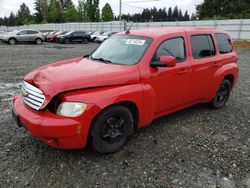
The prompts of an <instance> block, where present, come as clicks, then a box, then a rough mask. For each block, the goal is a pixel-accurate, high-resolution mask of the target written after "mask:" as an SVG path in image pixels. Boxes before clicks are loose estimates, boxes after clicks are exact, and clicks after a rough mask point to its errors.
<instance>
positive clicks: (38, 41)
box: [35, 39, 43, 45]
mask: <svg viewBox="0 0 250 188" xmlns="http://www.w3.org/2000/svg"><path fill="white" fill-rule="evenodd" d="M35 43H36V44H37V45H41V44H42V43H43V41H42V39H36V40H35Z"/></svg>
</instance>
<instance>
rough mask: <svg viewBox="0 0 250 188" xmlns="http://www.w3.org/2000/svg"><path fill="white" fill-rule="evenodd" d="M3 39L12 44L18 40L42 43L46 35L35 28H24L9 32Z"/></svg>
mask: <svg viewBox="0 0 250 188" xmlns="http://www.w3.org/2000/svg"><path fill="white" fill-rule="evenodd" d="M2 40H3V41H4V42H8V43H9V44H12V45H13V44H16V43H17V42H34V43H36V44H42V42H43V41H44V36H43V34H42V33H41V32H40V31H37V30H34V29H22V30H14V31H12V32H9V33H8V34H7V35H5V36H4V37H3V38H2Z"/></svg>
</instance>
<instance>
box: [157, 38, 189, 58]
mask: <svg viewBox="0 0 250 188" xmlns="http://www.w3.org/2000/svg"><path fill="white" fill-rule="evenodd" d="M162 55H164V56H173V57H175V58H176V61H177V62H178V63H179V62H182V61H184V60H185V59H186V53H185V42H184V39H183V38H182V37H178V38H173V39H168V40H166V41H164V42H163V43H162V44H161V45H160V46H159V48H158V49H157V51H156V52H155V54H154V57H153V61H158V60H159V58H160V56H162Z"/></svg>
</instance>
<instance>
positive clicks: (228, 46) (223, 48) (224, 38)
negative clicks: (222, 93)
mask: <svg viewBox="0 0 250 188" xmlns="http://www.w3.org/2000/svg"><path fill="white" fill-rule="evenodd" d="M215 38H216V40H217V43H218V45H219V49H220V54H227V53H231V52H232V51H233V46H232V42H231V40H230V38H229V36H228V35H226V34H223V33H217V34H215Z"/></svg>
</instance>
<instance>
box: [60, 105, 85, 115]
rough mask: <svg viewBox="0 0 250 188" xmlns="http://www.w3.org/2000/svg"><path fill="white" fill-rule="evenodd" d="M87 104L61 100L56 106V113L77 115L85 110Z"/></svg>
mask: <svg viewBox="0 0 250 188" xmlns="http://www.w3.org/2000/svg"><path fill="white" fill-rule="evenodd" d="M86 108H87V105H86V104H84V103H79V102H63V103H61V104H60V105H59V107H58V108H57V112H56V113H57V114H58V115H61V116H66V117H78V116H80V115H82V114H83V112H84V111H85V110H86Z"/></svg>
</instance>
